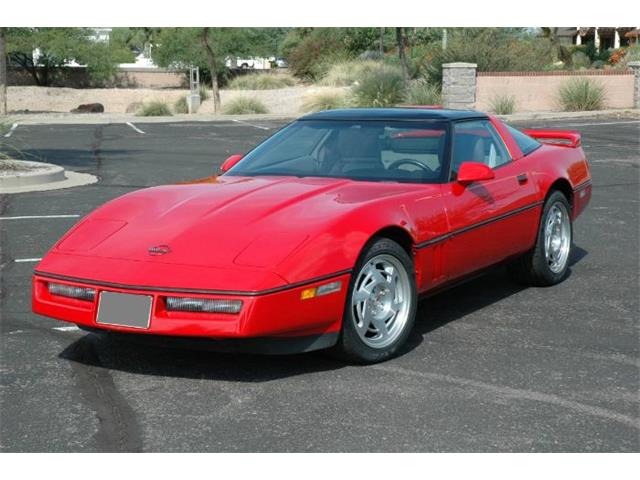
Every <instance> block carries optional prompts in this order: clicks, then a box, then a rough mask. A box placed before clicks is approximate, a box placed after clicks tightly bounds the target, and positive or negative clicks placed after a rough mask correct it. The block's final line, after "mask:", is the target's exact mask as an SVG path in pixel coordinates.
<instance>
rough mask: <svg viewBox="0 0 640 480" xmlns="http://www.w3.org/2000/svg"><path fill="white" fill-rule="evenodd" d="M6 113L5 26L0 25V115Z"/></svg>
mask: <svg viewBox="0 0 640 480" xmlns="http://www.w3.org/2000/svg"><path fill="white" fill-rule="evenodd" d="M6 114H7V27H0V115H6Z"/></svg>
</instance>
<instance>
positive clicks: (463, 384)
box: [0, 120, 640, 451]
mask: <svg viewBox="0 0 640 480" xmlns="http://www.w3.org/2000/svg"><path fill="white" fill-rule="evenodd" d="M551 125H553V126H559V127H563V126H567V125H569V126H570V127H571V128H577V129H579V130H581V131H582V132H583V135H584V137H583V139H584V144H585V149H586V151H587V153H588V155H589V158H590V160H591V165H592V173H593V177H594V193H593V200H592V204H591V206H590V209H589V210H588V211H587V212H586V213H585V214H584V216H583V217H581V219H580V220H579V221H578V222H577V224H576V227H575V235H576V253H575V256H574V258H573V260H572V267H571V275H570V277H569V278H568V279H567V280H566V281H565V282H564V283H562V284H561V285H559V286H556V287H553V288H548V289H538V288H522V287H519V286H517V285H514V284H513V283H511V282H510V281H509V279H508V278H507V276H506V274H505V273H504V272H503V271H497V272H495V273H493V274H491V275H490V276H488V277H484V278H482V279H478V280H476V281H473V282H470V283H467V284H465V285H463V286H460V287H458V288H455V289H453V290H449V291H448V292H446V293H443V294H441V295H439V296H436V297H433V298H431V299H428V300H425V301H423V302H422V303H421V304H420V308H419V311H418V321H417V327H416V329H415V332H414V334H413V335H412V337H411V341H410V346H409V348H408V349H407V351H406V353H405V354H404V355H403V356H401V357H400V358H397V359H394V360H392V361H389V362H387V363H384V364H381V365H376V366H367V367H357V366H345V365H343V364H341V363H339V362H336V361H334V360H332V359H329V358H327V357H326V356H324V355H323V354H321V353H314V354H307V355H301V356H290V357H260V356H249V355H230V354H227V355H224V354H216V353H206V352H193V351H181V350H163V349H156V348H141V347H138V346H133V345H129V344H120V343H115V342H112V341H109V340H106V339H103V338H100V337H97V336H94V335H88V334H85V333H83V332H81V331H79V330H77V329H74V328H68V324H65V323H62V322H58V321H55V320H52V319H48V318H43V317H38V316H36V315H34V314H32V313H31V310H30V274H31V272H32V270H33V267H34V266H35V262H34V261H33V259H35V258H39V257H41V256H42V255H43V254H44V253H45V252H46V251H47V249H49V248H50V246H51V245H52V244H53V243H54V242H55V241H56V240H57V239H58V238H59V237H60V236H61V235H62V234H63V233H64V232H65V231H66V230H67V229H68V228H69V227H71V225H73V223H74V222H75V221H76V218H65V217H62V218H18V219H11V218H9V217H24V216H27V217H29V216H48V215H84V214H86V213H88V212H90V211H91V210H93V209H94V208H95V207H96V206H98V205H100V204H102V203H103V202H105V201H107V200H109V199H111V198H114V197H116V196H118V195H121V194H123V193H126V192H129V191H131V190H134V189H137V188H141V187H146V186H152V185H158V184H162V183H171V182H177V181H183V180H189V179H192V178H197V177H204V176H208V175H210V174H211V173H212V172H215V171H216V170H217V168H218V166H219V165H220V164H221V162H222V161H223V160H224V159H225V158H226V157H227V156H228V155H229V154H232V153H236V152H242V151H246V150H247V149H248V148H250V147H251V146H252V145H255V144H256V142H258V141H259V140H261V139H262V138H264V137H266V136H268V135H269V134H271V133H272V132H273V131H274V129H276V128H278V126H279V125H278V124H277V123H275V122H256V123H255V124H254V125H250V124H244V123H235V122H231V121H226V122H216V123H175V124H171V123H169V124H142V123H141V124H135V127H136V129H134V128H132V127H131V126H129V125H126V124H114V125H91V126H89V125H85V126H83V125H55V126H23V125H21V126H19V127H18V128H17V129H16V130H15V131H14V132H13V133H12V135H11V137H10V138H9V139H8V141H9V142H10V144H11V145H13V146H15V147H17V148H20V149H21V150H22V151H23V152H25V153H26V154H28V155H30V156H33V157H36V158H40V159H42V160H45V161H49V162H52V163H57V164H60V165H64V166H65V167H67V168H69V169H73V170H76V171H80V172H89V173H92V174H94V175H98V176H99V177H100V182H99V183H97V184H95V185H89V186H85V187H78V188H74V189H69V190H59V191H50V192H41V193H26V194H19V195H12V196H1V197H0V240H1V243H0V247H1V261H0V275H1V286H0V288H1V298H0V301H1V305H0V307H1V310H0V314H1V315H0V316H1V322H0V342H1V343H0V345H1V350H0V354H1V362H0V368H1V370H0V380H1V383H0V385H1V386H0V395H1V397H0V398H1V409H0V447H1V449H2V451H326V450H329V451H638V450H639V448H640V440H639V438H640V437H639V434H640V425H639V404H640V403H639V398H638V392H639V382H640V373H639V367H640V360H639V358H640V355H639V351H640V342H639V331H638V327H639V321H638V318H639V305H638V303H639V302H638V295H639V294H638V287H639V278H638V268H639V257H638V251H639V243H640V241H639V238H638V235H639V233H638V232H639V228H640V225H639V221H638V216H639V211H640V205H639V197H640V195H639V193H640V192H639V187H638V184H639V182H638V180H639V173H640V170H639V167H640V160H639V158H640V145H639V138H640V130H639V128H640V123H639V122H638V121H630V120H625V121H616V120H598V121H594V122H577V121H576V122H573V123H564V124H562V123H557V122H556V123H554V122H545V123H542V122H540V123H530V124H528V126H551ZM140 132H144V133H140Z"/></svg>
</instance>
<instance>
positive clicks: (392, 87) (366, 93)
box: [353, 66, 405, 107]
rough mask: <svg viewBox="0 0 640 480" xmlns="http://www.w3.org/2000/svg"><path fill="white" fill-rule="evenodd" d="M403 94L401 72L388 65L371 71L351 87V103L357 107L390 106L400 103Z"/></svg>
mask: <svg viewBox="0 0 640 480" xmlns="http://www.w3.org/2000/svg"><path fill="white" fill-rule="evenodd" d="M404 96H405V87H404V80H403V78H402V72H401V71H400V70H398V69H396V68H393V67H388V66H385V67H382V68H380V69H378V70H375V71H373V72H371V74H370V75H368V76H367V77H366V78H364V79H363V80H362V81H361V82H360V84H358V85H356V86H355V87H354V89H353V103H354V104H355V105H356V106H358V107H390V106H393V105H397V104H399V103H402V102H403V100H404Z"/></svg>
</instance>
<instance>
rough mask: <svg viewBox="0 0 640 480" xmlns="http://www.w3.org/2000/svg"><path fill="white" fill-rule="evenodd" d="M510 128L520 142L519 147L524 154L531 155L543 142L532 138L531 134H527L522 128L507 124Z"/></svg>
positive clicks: (512, 134) (515, 138)
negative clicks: (518, 128)
mask: <svg viewBox="0 0 640 480" xmlns="http://www.w3.org/2000/svg"><path fill="white" fill-rule="evenodd" d="M507 128H508V129H509V133H511V136H512V137H513V139H514V140H515V141H516V143H517V144H518V147H519V148H520V150H521V151H522V153H523V154H525V155H529V154H530V153H531V152H533V151H534V150H536V149H537V148H538V147H540V145H541V143H540V142H538V141H536V140H534V139H533V138H531V137H530V136H529V135H525V134H524V133H522V132H521V131H520V130H517V129H515V128H513V127H510V126H509V125H507Z"/></svg>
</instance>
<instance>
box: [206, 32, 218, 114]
mask: <svg viewBox="0 0 640 480" xmlns="http://www.w3.org/2000/svg"><path fill="white" fill-rule="evenodd" d="M202 46H203V47H204V49H205V51H206V52H207V59H208V61H209V70H210V71H211V89H212V90H213V111H214V112H216V113H217V112H218V110H220V88H219V87H218V75H217V69H216V55H215V53H214V52H213V49H212V48H211V45H210V44H209V27H204V28H203V29H202Z"/></svg>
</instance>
